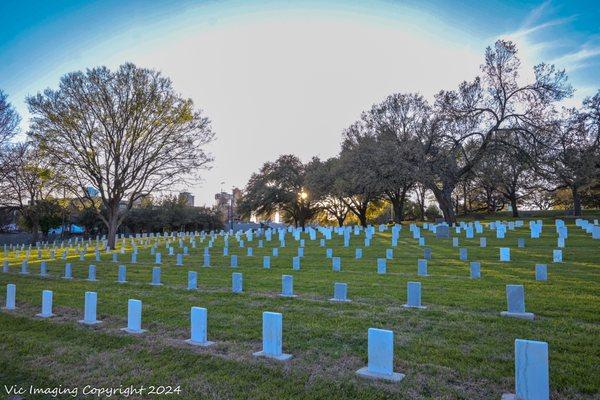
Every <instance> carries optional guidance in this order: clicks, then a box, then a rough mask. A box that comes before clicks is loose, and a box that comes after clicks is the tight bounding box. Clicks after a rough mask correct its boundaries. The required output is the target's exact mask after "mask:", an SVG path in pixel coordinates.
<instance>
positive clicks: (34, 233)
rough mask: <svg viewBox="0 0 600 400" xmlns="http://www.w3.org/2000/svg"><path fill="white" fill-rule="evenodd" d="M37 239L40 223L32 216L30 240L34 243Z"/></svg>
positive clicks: (38, 238) (38, 237)
mask: <svg viewBox="0 0 600 400" xmlns="http://www.w3.org/2000/svg"><path fill="white" fill-rule="evenodd" d="M39 240H40V224H39V222H38V221H37V220H36V218H35V217H34V218H33V221H31V242H32V243H34V244H35V243H37V242H38V241H39Z"/></svg>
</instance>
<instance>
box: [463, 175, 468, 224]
mask: <svg viewBox="0 0 600 400" xmlns="http://www.w3.org/2000/svg"><path fill="white" fill-rule="evenodd" d="M467 197H468V196H467V184H466V183H463V212H464V213H465V216H466V215H467V214H468V213H469V208H468V207H467V203H468V200H467Z"/></svg>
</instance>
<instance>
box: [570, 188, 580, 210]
mask: <svg viewBox="0 0 600 400" xmlns="http://www.w3.org/2000/svg"><path fill="white" fill-rule="evenodd" d="M571 192H572V193H573V215H575V216H577V217H580V216H581V194H580V193H579V188H576V187H573V188H571Z"/></svg>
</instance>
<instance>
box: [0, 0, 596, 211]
mask: <svg viewBox="0 0 600 400" xmlns="http://www.w3.org/2000/svg"><path fill="white" fill-rule="evenodd" d="M594 3H595V4H594ZM599 10H600V7H598V3H597V2H593V1H546V2H540V1H485V2H482V1H470V0H469V1H460V2H451V1H345V2H342V1H319V2H317V1H286V2H282V1H219V2H216V1H175V0H169V1H160V2H158V1H126V0H121V1H113V0H102V1H76V0H70V1H66V0H52V1H27V0H3V1H1V2H0V89H2V90H4V91H5V92H6V93H7V94H8V95H9V99H10V100H11V101H12V102H13V104H14V105H15V106H16V108H17V110H18V111H19V113H20V114H21V115H22V116H23V124H22V129H23V131H25V130H26V129H27V119H28V114H27V109H26V106H25V103H24V98H25V97H26V96H27V95H33V94H35V93H37V92H38V91H41V90H43V89H45V88H47V87H56V86H57V83H58V80H59V78H60V76H61V75H63V74H64V73H66V72H70V71H74V70H81V69H85V68H88V67H94V66H98V65H107V66H109V67H111V68H112V67H115V66H117V65H119V64H121V63H123V62H125V61H133V62H135V63H136V64H138V65H142V66H146V67H151V68H155V69H159V70H161V71H163V72H164V73H165V74H166V75H168V76H170V77H171V78H172V80H173V83H174V86H175V88H176V90H178V91H179V92H181V93H182V94H183V95H185V96H187V97H191V98H192V99H193V100H194V102H195V103H196V105H197V106H198V107H200V108H202V109H204V110H205V112H206V113H207V115H208V116H209V117H210V118H211V119H212V121H213V127H214V129H215V131H216V133H217V137H218V139H217V141H216V142H215V143H214V144H213V145H211V149H210V150H211V151H212V152H213V154H214V156H215V158H216V161H215V165H214V167H213V169H212V170H211V171H207V172H206V173H204V174H203V176H204V181H203V183H201V184H199V185H197V186H195V187H193V188H192V191H193V192H194V193H195V194H196V195H197V199H198V202H199V203H200V204H203V203H206V204H210V203H211V202H212V199H213V198H214V193H215V192H217V191H218V190H219V189H220V188H221V187H223V188H224V189H229V188H230V187H231V186H233V185H235V186H243V185H244V184H245V182H246V180H247V178H248V177H249V175H250V173H251V172H253V171H255V170H257V169H258V168H259V166H260V165H261V164H262V163H263V162H264V161H266V160H270V159H274V158H275V157H276V156H277V155H279V154H282V153H295V154H297V155H299V156H300V157H301V158H303V159H304V160H308V159H309V158H310V157H311V156H313V155H319V156H321V157H329V156H332V155H334V154H335V153H336V152H337V150H338V147H339V143H340V133H341V130H342V129H343V128H344V127H346V126H347V125H349V124H350V123H351V122H352V121H353V120H354V119H356V118H357V117H358V115H359V114H360V111H361V110H363V109H366V108H368V107H369V106H370V105H371V104H372V103H374V102H376V101H379V100H380V99H382V98H383V97H385V96H386V95H387V94H390V93H393V92H405V91H420V92H422V93H423V94H424V95H425V96H427V97H431V96H433V94H434V93H435V92H436V91H438V90H440V89H451V88H454V87H455V86H456V85H457V84H458V83H459V82H460V81H461V80H464V79H471V78H472V77H473V75H474V74H475V73H477V68H478V66H479V64H480V63H481V62H482V54H483V51H484V49H485V47H486V46H487V45H490V44H492V43H493V42H494V40H496V39H497V38H500V37H502V38H510V39H513V40H515V41H516V42H517V43H518V46H519V51H520V54H521V56H522V58H523V63H524V65H525V66H527V67H530V66H532V65H534V64H536V63H538V62H540V61H545V62H551V63H555V64H557V66H558V67H560V68H565V69H566V70H567V73H568V75H569V78H570V80H571V82H572V83H573V85H574V86H575V88H576V89H577V92H576V95H575V97H574V99H573V100H571V102H573V103H576V102H578V101H580V100H581V99H582V98H583V97H585V96H589V95H591V94H593V93H595V91H597V90H598V89H599V87H600V23H598V21H600V11H599ZM221 182H224V183H223V184H222V183H221Z"/></svg>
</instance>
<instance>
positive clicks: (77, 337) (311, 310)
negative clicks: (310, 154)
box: [0, 224, 600, 399]
mask: <svg viewBox="0 0 600 400" xmlns="http://www.w3.org/2000/svg"><path fill="white" fill-rule="evenodd" d="M422 232H424V231H422ZM424 233H425V237H426V240H427V245H428V246H429V247H431V248H432V259H431V260H430V261H429V274H430V276H429V277H418V276H417V274H416V272H417V259H418V258H421V257H422V248H420V247H419V246H418V245H417V243H416V241H415V240H414V239H412V238H410V237H409V231H408V229H407V227H404V229H403V230H402V233H401V236H400V241H399V244H398V247H397V248H396V249H395V250H394V259H393V260H391V261H388V272H387V274H386V275H377V273H376V269H377V268H376V259H377V258H378V257H384V256H385V249H386V248H389V247H390V233H389V232H385V233H377V234H376V238H375V239H374V240H373V242H372V245H371V247H368V248H365V247H363V246H362V241H363V239H362V237H360V238H359V237H356V236H354V235H353V236H352V241H351V246H350V247H349V248H344V247H343V246H342V244H343V240H342V238H341V237H339V236H337V235H334V236H333V240H332V241H331V242H328V245H327V246H328V247H332V248H333V249H334V255H335V256H340V257H342V271H341V272H333V271H332V268H331V260H329V259H326V257H325V248H321V247H319V241H318V240H316V241H314V242H312V241H310V240H309V239H308V237H307V236H305V235H303V237H304V238H305V240H306V250H305V257H304V258H303V259H302V268H301V270H300V271H293V270H292V268H291V264H292V261H291V260H292V256H293V255H295V254H296V251H297V246H298V244H297V243H296V242H295V241H294V240H293V238H292V237H291V235H289V234H288V236H287V247H286V248H281V249H280V255H279V257H278V258H271V269H270V270H266V269H263V268H262V256H263V255H270V254H271V247H272V245H276V244H278V241H277V240H276V239H277V237H276V235H274V237H273V242H266V241H265V248H262V249H260V248H258V245H257V243H256V242H257V240H258V239H257V238H255V240H254V243H253V244H252V247H254V254H255V255H254V256H253V257H246V255H245V254H246V250H245V249H240V248H238V247H237V244H236V243H235V241H234V240H232V239H230V254H238V261H239V267H238V268H237V269H233V268H230V267H229V257H223V256H221V254H222V245H223V242H222V239H219V240H217V241H216V243H215V247H214V248H213V249H212V250H211V254H212V264H213V266H212V267H210V268H203V267H202V260H203V258H202V252H203V248H204V246H205V245H206V241H205V242H204V243H200V242H199V240H198V248H196V249H192V248H191V246H189V245H188V246H189V247H190V251H191V252H192V254H191V255H190V256H187V257H185V261H184V264H185V265H184V266H183V267H176V266H175V257H174V256H173V257H169V256H167V255H166V253H167V251H166V250H165V247H164V243H162V242H161V244H160V245H159V251H161V252H162V253H163V266H162V281H163V283H164V285H163V286H161V287H153V286H150V285H149V282H150V280H151V270H152V267H154V266H155V265H154V257H153V256H150V250H149V248H148V247H142V246H140V247H139V251H140V254H139V256H138V264H130V263H129V262H128V261H129V259H130V255H129V254H126V255H120V258H121V259H122V260H123V261H125V262H123V263H124V264H126V265H127V280H128V283H127V284H117V283H116V278H117V269H118V264H120V263H113V262H111V256H110V254H106V253H104V252H103V254H102V259H103V261H101V262H95V261H94V255H93V249H92V248H89V249H88V251H89V253H88V255H87V258H86V261H79V256H77V255H75V253H72V256H71V257H70V258H69V260H68V262H71V263H72V265H73V274H74V277H75V279H74V280H73V281H66V280H64V279H61V278H60V276H61V275H62V274H63V270H64V264H65V261H64V260H62V259H60V257H59V259H58V260H50V259H48V258H47V257H49V253H48V251H45V252H44V257H46V261H47V262H48V268H49V272H50V274H51V276H50V277H49V278H40V277H39V276H37V275H36V274H37V273H38V272H39V260H37V258H36V256H37V252H36V251H35V250H32V259H31V261H30V271H31V275H29V276H22V275H19V274H18V270H19V268H20V263H21V260H22V257H23V255H21V258H15V257H14V254H13V253H10V256H11V258H9V261H10V266H11V272H10V273H9V274H0V284H1V285H2V293H0V300H1V301H2V302H3V303H4V299H5V289H4V287H5V285H6V284H7V283H15V284H16V285H17V307H18V309H17V310H16V311H13V312H6V311H3V312H1V313H0V384H2V385H20V386H25V387H29V385H33V386H38V387H53V386H59V385H62V387H63V388H64V387H68V388H72V387H78V388H79V390H80V391H81V390H82V389H83V388H84V387H85V386H86V385H91V386H95V387H119V386H123V387H125V386H129V385H133V386H135V387H139V386H141V385H144V386H145V387H148V386H150V385H165V386H166V385H170V386H179V387H180V388H181V392H180V394H179V395H171V396H147V395H141V396H140V395H137V396H131V397H130V398H185V399H198V398H215V399H223V398H238V399H246V398H252V399H287V398H295V399H307V398H308V399H311V398H313V399H317V398H319V399H321V398H322V399H345V398H347V399H355V398H367V399H388V398H398V399H499V398H500V395H501V394H502V393H503V392H512V391H513V389H514V378H513V377H514V357H513V356H514V354H513V353H514V340H515V339H516V338H523V339H533V340H542V341H547V342H548V343H549V351H550V386H551V395H552V398H557V399H558V398H560V399H592V398H598V396H599V395H600V394H599V393H600V340H599V338H600V285H599V284H600V265H599V261H600V246H598V244H599V243H598V241H594V240H593V239H591V236H589V235H586V234H585V233H584V232H583V231H582V230H580V229H579V228H578V227H575V226H574V225H569V238H568V239H567V241H566V248H565V249H564V251H563V257H564V261H565V262H564V263H561V264H553V263H552V250H553V249H554V248H555V244H556V233H555V229H554V226H551V225H548V224H546V225H545V226H544V232H543V235H542V238H541V239H537V240H536V239H529V238H528V229H525V228H522V229H518V230H516V231H508V233H507V237H506V239H503V240H499V239H495V238H492V234H491V233H490V232H488V231H486V236H487V237H488V247H487V248H480V247H479V239H478V238H475V239H464V236H463V237H462V238H461V246H464V247H467V248H468V249H469V261H480V262H481V273H482V279H480V280H472V279H470V278H469V262H463V261H459V260H458V249H457V248H453V247H452V243H451V240H436V239H434V238H433V236H432V235H431V234H430V233H428V232H424ZM518 237H525V238H527V239H526V248H524V249H518V248H517V238H518ZM246 245H247V246H250V245H251V244H250V243H246ZM174 246H176V248H177V246H178V244H177V242H175V243H174ZM355 246H358V247H362V248H363V259H361V260H355V259H354V247H355ZM503 246H510V247H511V258H512V261H511V262H510V263H500V262H499V261H498V253H499V250H498V247H503ZM130 250H131V249H130V248H128V249H127V251H128V253H129V251H130ZM176 252H177V251H176ZM536 263H547V264H548V275H549V280H548V281H547V282H536V281H535V278H534V266H535V264H536ZM89 264H95V265H96V266H97V278H98V279H99V281H98V282H88V281H86V280H85V278H86V277H87V266H88V265H89ZM188 270H195V271H198V287H199V290H197V291H193V292H190V291H188V290H186V285H187V271H188ZM234 271H237V272H243V274H244V291H245V292H244V293H243V294H233V293H231V290H230V288H231V273H232V272H234ZM283 274H290V275H293V276H294V291H295V293H296V294H298V295H299V297H297V298H294V299H286V298H281V297H279V296H277V294H278V293H279V292H280V291H281V275H283ZM408 281H420V282H421V283H422V290H423V297H422V300H423V303H424V305H426V306H427V307H428V308H427V309H426V310H407V309H404V308H402V304H404V303H405V302H406V283H407V282H408ZM334 282H346V283H347V284H348V296H349V298H350V299H351V300H352V302H351V303H347V304H336V303H331V302H329V301H328V299H329V298H330V297H332V294H333V283H334ZM510 283H518V284H523V285H525V295H526V299H525V302H526V307H527V311H530V312H533V313H535V314H536V319H535V321H526V320H517V319H510V318H502V317H500V315H499V314H500V311H503V310H505V309H506V298H505V285H506V284H510ZM44 289H50V290H53V291H54V312H55V313H56V314H57V316H56V317H54V318H51V319H45V320H42V319H38V318H35V317H34V315H35V314H36V313H38V312H39V307H40V305H41V292H42V290H44ZM88 290H91V291H96V292H97V293H98V319H101V320H102V321H103V323H102V324H101V325H99V326H96V327H85V326H81V325H80V324H78V323H77V320H78V319H81V318H82V314H83V310H82V308H83V296H84V292H85V291H88ZM129 298H136V299H140V300H142V301H143V322H142V325H143V328H144V329H147V330H148V332H147V333H146V334H144V335H142V336H131V335H127V334H125V333H123V332H121V331H120V328H122V327H124V326H125V325H126V313H127V299H129ZM192 306H201V307H206V308H207V309H208V324H209V326H208V338H209V340H213V341H216V342H217V344H216V345H215V346H213V347H210V348H196V347H191V346H188V345H186V344H184V343H182V341H183V339H187V338H188V337H189V310H190V307H192ZM263 311H276V312H281V313H283V320H284V325H283V347H284V352H286V353H291V354H292V355H293V356H294V357H293V359H292V360H291V361H290V362H287V363H280V362H276V361H271V360H265V359H256V358H253V357H252V352H253V351H259V350H260V349H261V332H262V330H261V326H262V320H261V314H262V312H263ZM370 327H378V328H384V329H390V330H392V331H394V334H395V336H394V340H395V355H394V369H395V370H396V371H399V372H402V373H404V374H406V378H405V379H404V380H403V381H402V382H401V383H399V384H391V383H382V382H373V381H365V380H363V379H361V378H358V377H356V376H355V371H356V370H357V369H358V368H361V367H363V366H365V365H366V362H367V330H368V328H370ZM0 390H2V391H3V394H4V388H3V387H0ZM80 393H81V392H80ZM48 397H49V396H48V395H46V396H43V395H39V396H37V397H36V396H32V397H29V396H27V398H48ZM58 397H59V398H60V397H61V396H58ZM62 397H63V398H68V396H67V395H63V396H62ZM112 398H121V397H119V396H113V397H112Z"/></svg>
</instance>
